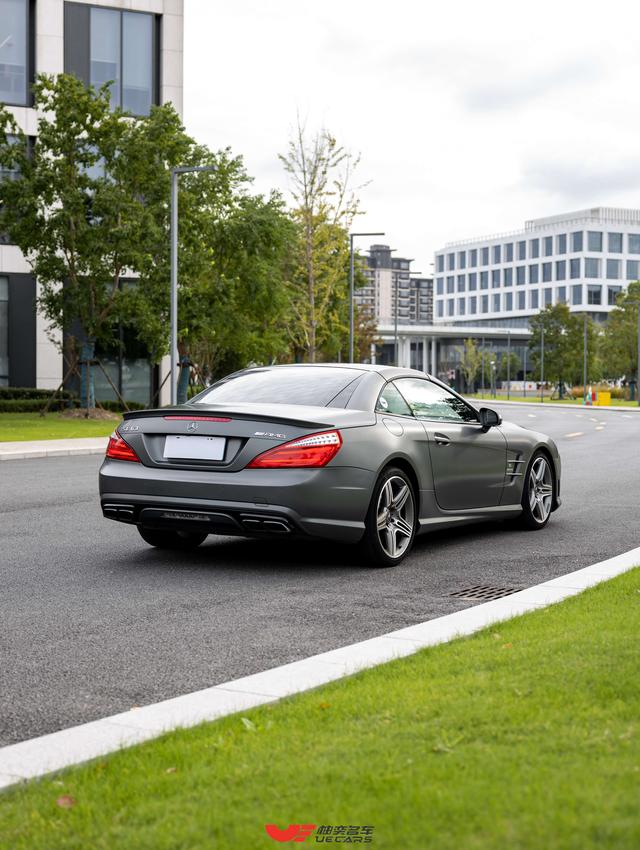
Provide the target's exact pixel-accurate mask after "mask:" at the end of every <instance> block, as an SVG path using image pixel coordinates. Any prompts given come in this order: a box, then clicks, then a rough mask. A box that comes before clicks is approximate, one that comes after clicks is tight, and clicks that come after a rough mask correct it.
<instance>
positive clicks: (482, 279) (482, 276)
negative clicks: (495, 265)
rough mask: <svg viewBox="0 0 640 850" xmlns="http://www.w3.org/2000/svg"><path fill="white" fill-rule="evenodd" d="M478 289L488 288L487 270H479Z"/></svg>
mask: <svg viewBox="0 0 640 850" xmlns="http://www.w3.org/2000/svg"><path fill="white" fill-rule="evenodd" d="M480 289H489V272H480Z"/></svg>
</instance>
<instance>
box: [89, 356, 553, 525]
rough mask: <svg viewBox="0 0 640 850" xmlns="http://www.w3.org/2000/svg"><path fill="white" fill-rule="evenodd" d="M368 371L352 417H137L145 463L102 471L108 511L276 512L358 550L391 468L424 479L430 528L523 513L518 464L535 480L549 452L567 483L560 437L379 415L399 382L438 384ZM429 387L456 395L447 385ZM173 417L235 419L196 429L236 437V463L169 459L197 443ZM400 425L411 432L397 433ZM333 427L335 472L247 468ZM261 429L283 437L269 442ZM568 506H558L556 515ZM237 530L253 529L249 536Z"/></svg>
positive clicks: (108, 463) (222, 410)
mask: <svg viewBox="0 0 640 850" xmlns="http://www.w3.org/2000/svg"><path fill="white" fill-rule="evenodd" d="M272 368H276V369H278V368H284V367H272ZM300 368H304V366H302V367H300ZM335 368H352V369H353V368H354V367H353V366H348V365H346V364H345V365H342V366H340V365H337V366H336V367H335ZM357 368H360V369H362V370H363V371H364V372H366V373H367V374H366V375H365V376H364V378H363V380H362V381H360V382H359V383H358V385H357V388H356V391H355V392H354V393H353V395H352V396H351V398H350V399H349V402H348V405H347V407H346V408H338V407H313V406H302V405H290V404H289V405H284V404H283V405H281V404H278V405H267V404H252V403H249V402H246V403H242V404H229V405H224V404H212V405H204V404H200V403H198V402H197V398H196V399H195V400H192V401H191V402H190V403H189V404H187V405H183V406H181V407H176V408H175V409H162V410H157V411H140V412H132V413H127V414H125V422H124V424H123V426H121V432H122V435H123V437H125V438H126V440H127V442H128V443H129V444H130V445H131V447H132V448H133V449H134V450H135V451H136V453H137V454H138V456H139V457H140V459H141V461H142V463H141V464H138V463H132V462H128V461H119V460H111V459H105V461H104V463H103V465H102V468H101V471H100V496H101V501H102V503H103V505H104V504H105V503H118V502H123V503H128V504H131V505H134V508H135V509H138V508H140V507H143V506H145V505H148V506H151V505H155V506H157V505H162V506H166V507H168V508H172V509H179V508H183V509H186V508H190V509H192V510H207V509H208V510H224V511H231V512H235V513H236V514H239V513H241V512H245V513H246V512H249V513H256V514H259V513H261V512H266V513H270V514H277V515H281V516H286V517H287V518H289V519H290V520H291V522H292V523H293V525H294V526H295V528H296V529H297V530H298V531H300V532H302V533H305V534H311V535H313V536H318V537H328V538H332V539H337V540H342V541H345V542H357V541H358V540H359V539H360V537H361V536H362V534H363V532H364V527H365V526H364V523H365V517H366V513H367V509H368V506H369V503H370V499H371V493H372V490H373V487H374V484H375V482H376V480H377V479H378V476H379V474H380V473H381V471H382V470H383V469H384V468H385V467H387V466H389V465H392V464H394V463H395V464H400V465H404V466H405V467H410V468H411V470H412V471H413V473H414V475H415V478H416V481H417V485H418V491H419V492H418V494H417V496H418V512H419V523H420V531H425V530H427V529H431V528H439V527H444V526H447V525H449V524H451V523H456V524H463V523H467V522H475V521H478V520H481V519H491V518H496V517H497V516H499V517H507V516H517V515H518V514H519V513H520V512H521V505H520V501H521V497H522V487H523V482H524V475H523V474H522V475H517V476H516V475H510V476H509V475H507V461H508V460H509V459H514V458H516V457H517V458H518V459H520V460H522V464H520V466H522V467H523V468H522V472H523V473H524V472H525V471H526V466H527V464H528V463H529V461H530V459H531V457H532V456H533V453H534V452H535V451H536V449H538V448H541V447H542V448H544V449H545V451H547V452H548V454H549V456H550V457H551V458H552V461H553V463H554V467H555V472H556V478H557V479H558V480H559V477H560V459H559V456H558V451H557V448H556V446H555V443H554V442H553V441H552V440H551V439H549V438H548V437H546V436H544V435H542V434H537V433H535V432H533V431H528V430H526V429H524V428H520V427H518V426H516V425H510V424H509V423H503V424H501V425H500V426H496V427H494V428H491V429H489V430H483V429H482V427H481V426H480V425H479V424H478V425H473V424H472V425H466V426H458V425H457V424H456V423H450V422H443V421H431V420H424V419H416V418H415V417H413V416H396V415H392V414H388V413H385V414H377V413H375V412H374V407H375V404H376V401H377V398H378V395H379V393H380V390H381V389H382V387H383V386H384V385H385V383H386V381H387V380H391V379H393V378H398V377H405V376H406V377H421V378H423V379H424V378H426V377H427V376H425V375H424V373H421V372H417V371H415V370H411V369H398V368H394V367H385V366H378V367H374V366H361V367H360V366H359V367H357ZM429 380H432V381H434V383H437V384H439V385H440V386H443V387H446V384H443V383H442V382H441V381H438V380H437V379H435V378H431V377H430V378H429ZM446 388H447V389H448V390H450V388H449V387H446ZM450 391H451V390H450ZM451 392H453V391H451ZM454 395H458V394H457V393H454ZM459 397H460V398H461V396H459ZM172 413H175V414H180V415H193V416H198V415H215V416H220V417H224V416H228V417H230V418H231V421H229V422H198V428H197V431H196V433H197V434H200V435H218V436H225V437H227V439H228V440H229V450H228V451H227V454H226V456H225V458H224V459H223V460H222V461H218V462H213V461H205V462H195V461H190V462H184V461H179V462H176V461H168V460H166V459H164V458H163V457H162V443H163V439H164V437H163V435H165V434H186V433H187V426H188V425H189V421H180V420H167V419H165V417H166V416H167V415H171V414H172ZM385 422H386V423H387V424H385ZM390 422H395V423H397V424H398V425H399V426H401V429H400V428H393V429H390V428H389V427H388V425H389V423H390ZM331 428H338V429H339V430H340V433H341V435H342V439H343V445H342V448H341V449H340V451H339V452H338V454H337V455H336V457H335V458H334V459H333V460H332V461H331V462H330V463H329V464H328V465H327V466H326V467H324V468H321V469H246V466H247V464H248V463H249V462H250V461H251V460H252V459H253V458H254V457H255V456H256V455H258V454H260V453H261V452H263V451H266V450H267V449H269V448H272V447H274V446H277V445H280V444H282V443H285V442H288V441H290V440H293V439H295V438H297V437H301V436H303V435H305V434H310V433H314V432H317V431H322V430H329V429H331ZM400 430H401V433H400ZM256 431H266V432H269V433H271V434H281V435H283V436H281V437H279V438H278V437H258V436H255V432H256ZM443 431H444V432H445V433H446V434H448V436H449V437H450V443H449V445H447V446H442V445H438V444H436V442H435V435H436V434H437V433H442V432H443ZM394 432H395V433H394ZM433 470H435V481H434V472H433ZM558 503H559V502H558V501H557V500H556V502H555V503H554V507H557V504H558ZM185 527H191V528H193V525H191V526H189V524H188V523H187V524H186V525H185ZM226 533H228V532H226ZM236 533H243V532H242V530H241V529H240V528H238V530H237V531H236Z"/></svg>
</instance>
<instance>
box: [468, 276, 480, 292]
mask: <svg viewBox="0 0 640 850" xmlns="http://www.w3.org/2000/svg"><path fill="white" fill-rule="evenodd" d="M477 288H478V275H477V274H476V272H470V273H469V291H471V290H473V289H477Z"/></svg>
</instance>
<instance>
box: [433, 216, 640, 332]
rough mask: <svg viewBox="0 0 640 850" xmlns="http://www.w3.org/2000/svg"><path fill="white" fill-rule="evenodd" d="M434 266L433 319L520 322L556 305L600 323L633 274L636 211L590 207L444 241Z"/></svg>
mask: <svg viewBox="0 0 640 850" xmlns="http://www.w3.org/2000/svg"><path fill="white" fill-rule="evenodd" d="M435 270H436V272H435V289H434V321H435V323H436V324H439V323H446V324H448V325H451V324H455V325H458V326H459V325H473V326H475V327H479V326H480V327H483V326H486V327H489V326H491V327H500V326H502V327H514V328H515V327H526V326H527V325H528V321H529V318H530V317H531V316H532V315H535V314H536V313H538V312H539V311H540V310H541V309H543V308H544V307H545V306H546V305H548V304H557V303H558V302H564V303H566V304H568V305H569V307H570V309H571V310H572V311H574V312H580V313H588V314H590V315H591V316H592V318H593V319H595V320H596V321H601V320H604V319H605V318H606V315H607V313H608V312H609V311H610V310H611V308H612V307H613V306H614V305H615V303H616V297H617V296H618V294H619V293H620V292H621V290H623V289H624V288H625V287H626V286H627V284H628V283H629V282H630V281H635V280H638V279H639V278H640V210H630V209H618V208H614V207H596V208H594V209H588V210H580V211H578V212H573V213H566V214H564V215H556V216H549V217H548V218H537V219H533V220H532V221H527V222H526V223H525V226H524V230H521V231H515V232H511V233H501V234H497V235H495V236H487V237H483V238H478V239H469V240H464V241H461V242H450V243H448V244H447V245H445V247H444V248H443V249H442V250H440V251H436V254H435Z"/></svg>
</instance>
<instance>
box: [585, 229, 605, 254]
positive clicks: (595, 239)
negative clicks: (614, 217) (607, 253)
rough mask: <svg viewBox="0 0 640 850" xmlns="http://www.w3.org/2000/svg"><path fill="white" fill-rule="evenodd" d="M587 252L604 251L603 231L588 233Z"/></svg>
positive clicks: (589, 231) (590, 231)
mask: <svg viewBox="0 0 640 850" xmlns="http://www.w3.org/2000/svg"><path fill="white" fill-rule="evenodd" d="M587 250H588V251H602V231H601V230H588V231H587Z"/></svg>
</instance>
